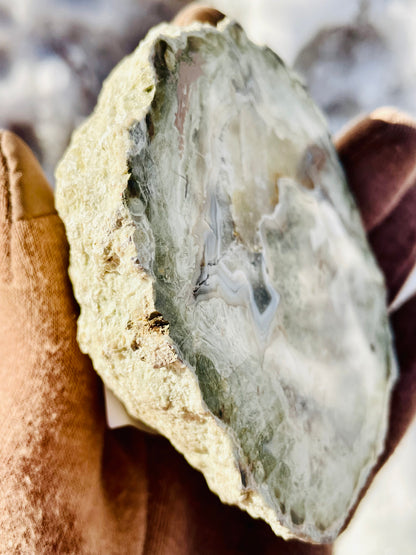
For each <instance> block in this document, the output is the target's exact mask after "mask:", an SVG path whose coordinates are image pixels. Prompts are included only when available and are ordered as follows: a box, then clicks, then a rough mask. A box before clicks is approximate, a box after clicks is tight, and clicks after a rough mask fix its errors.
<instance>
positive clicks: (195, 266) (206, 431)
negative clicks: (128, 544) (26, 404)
mask: <svg viewBox="0 0 416 555" xmlns="http://www.w3.org/2000/svg"><path fill="white" fill-rule="evenodd" d="M57 180H58V191H57V197H58V198H57V201H58V209H59V212H60V214H61V216H62V218H63V219H64V222H65V225H66V228H67V232H68V237H69V240H70V244H71V267H70V275H71V278H72V281H73V284H74V290H75V294H76V297H77V299H78V301H79V303H80V306H81V316H80V319H79V335H78V339H79V342H80V345H81V347H82V349H83V350H84V351H85V352H87V353H88V354H90V356H91V358H92V360H93V363H94V366H95V368H96V370H97V371H98V372H99V373H100V375H101V376H102V377H103V379H104V381H105V382H106V383H107V385H108V386H109V387H110V388H111V389H113V391H114V392H115V393H116V395H118V397H119V398H120V399H121V400H122V401H123V402H124V403H125V405H126V407H127V409H128V411H129V412H130V413H131V414H132V415H133V416H135V417H136V418H139V419H141V420H142V421H143V422H144V423H146V424H147V425H149V426H151V427H153V428H156V429H158V430H159V431H160V432H161V433H163V434H164V435H166V436H167V437H168V438H169V439H170V440H171V442H172V443H173V445H175V447H176V448H177V449H179V450H180V451H181V452H183V453H184V455H185V456H186V458H187V459H188V460H189V462H190V463H191V464H193V465H194V466H195V467H197V468H199V469H200V470H201V471H202V472H203V473H204V475H205V477H206V479H207V482H208V484H209V486H210V487H211V489H213V490H214V491H216V492H217V493H218V494H219V496H220V497H221V499H222V500H223V501H224V502H227V503H234V504H237V505H239V506H240V507H241V508H244V509H246V510H247V511H248V512H249V513H250V514H252V515H253V516H255V517H261V518H264V519H265V520H266V521H267V522H269V523H270V525H271V526H272V528H273V529H274V531H275V532H276V533H278V534H281V535H283V536H284V537H299V538H302V539H306V540H309V541H315V542H325V541H332V540H333V539H334V537H335V536H336V534H337V533H338V531H339V530H340V528H341V527H342V525H343V523H344V521H345V519H346V517H347V515H348V512H349V510H350V509H351V507H352V506H353V504H354V502H355V501H356V499H357V496H358V494H359V492H360V489H361V488H362V487H363V485H364V483H365V480H366V478H367V476H368V474H369V472H370V470H371V468H372V466H373V465H374V463H375V462H376V459H377V456H378V455H379V453H380V452H381V450H382V447H383V441H384V435H385V430H386V421H387V409H388V402H389V394H390V390H391V386H392V382H393V379H394V375H395V362H394V357H393V352H392V346H391V335H390V330H389V326H388V319H387V312H386V306H385V290H384V284H383V279H382V277H381V274H380V272H379V270H378V268H377V267H376V264H375V262H374V259H373V256H372V254H371V252H370V250H369V247H368V245H367V242H366V239H365V234H364V232H363V229H362V225H361V222H360V218H359V215H358V212H357V209H356V207H355V205H354V202H353V200H352V198H351V196H350V193H349V192H348V188H347V185H346V183H345V181H344V176H343V174H342V170H341V168H340V166H339V164H338V162H337V159H336V154H335V152H334V149H333V147H332V146H331V142H330V138H329V136H328V132H327V130H326V126H325V122H324V120H323V118H322V117H321V115H320V114H319V112H318V110H317V109H316V107H315V106H314V104H313V102H312V101H311V100H310V98H309V97H308V95H307V93H306V92H305V90H304V88H303V87H302V85H301V84H300V83H299V82H298V80H297V79H296V77H295V76H294V75H293V74H292V73H291V72H290V71H289V70H288V69H287V68H285V66H284V65H283V63H282V62H281V60H280V59H279V58H278V57H277V56H276V55H275V54H274V53H273V52H271V51H270V50H268V49H267V48H261V47H259V46H256V45H254V44H252V43H251V42H250V41H249V40H248V39H247V37H246V36H245V34H244V32H243V31H242V29H241V27H240V26H238V25H237V24H234V23H232V22H230V21H228V20H225V21H223V22H222V23H221V24H220V25H219V27H218V28H213V27H210V26H208V25H201V24H194V25H193V26H191V27H189V28H185V29H179V28H176V27H175V26H173V25H162V26H159V27H157V28H155V29H154V30H152V31H151V32H150V33H149V35H148V37H147V38H146V40H145V41H144V42H143V43H142V44H141V45H140V46H139V47H138V49H137V50H136V51H135V53H133V54H132V56H130V57H129V58H127V59H126V60H125V61H123V62H122V63H121V64H120V65H119V67H118V68H116V70H115V71H114V72H113V74H112V75H111V76H110V78H109V79H108V81H107V82H106V84H105V87H104V90H103V92H102V94H101V97H100V100H99V103H98V106H97V108H96V110H95V113H94V114H93V115H92V116H91V118H90V119H89V120H88V121H87V122H86V123H85V124H84V126H83V127H82V128H81V129H80V130H79V131H78V132H77V133H76V134H75V136H74V138H73V141H72V144H71V146H70V148H69V149H68V152H67V154H66V155H65V157H64V159H63V161H62V162H61V164H60V167H59V169H58V173H57Z"/></svg>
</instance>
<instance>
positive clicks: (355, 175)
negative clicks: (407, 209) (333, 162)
mask: <svg viewBox="0 0 416 555" xmlns="http://www.w3.org/2000/svg"><path fill="white" fill-rule="evenodd" d="M335 146H336V148H337V151H338V155H339V157H340V160H341V163H342V165H343V167H344V170H345V173H346V176H347V180H348V183H349V186H350V188H351V190H352V192H353V194H354V196H355V198H356V201H357V204H358V206H359V209H360V212H361V215H362V218H363V222H364V225H365V228H366V229H367V231H371V230H372V229H373V228H375V227H376V226H377V225H378V224H380V222H382V221H383V220H384V219H385V218H386V217H387V216H388V215H389V214H390V213H391V212H392V211H393V210H394V209H395V207H396V206H397V205H398V203H399V202H400V200H401V199H402V197H403V196H404V195H405V194H406V193H407V191H408V190H409V189H410V188H411V187H412V186H414V185H415V183H416V121H415V120H414V119H413V118H411V117H410V116H409V115H407V114H405V113H404V112H400V111H399V110H396V109H394V108H389V107H385V108H379V109H377V110H375V111H374V112H372V113H370V114H369V115H367V116H365V117H363V118H361V119H360V120H358V121H356V122H354V123H353V124H352V125H351V126H350V127H349V128H348V129H347V130H345V131H344V132H343V133H342V134H341V136H339V137H338V138H337V139H336V140H335Z"/></svg>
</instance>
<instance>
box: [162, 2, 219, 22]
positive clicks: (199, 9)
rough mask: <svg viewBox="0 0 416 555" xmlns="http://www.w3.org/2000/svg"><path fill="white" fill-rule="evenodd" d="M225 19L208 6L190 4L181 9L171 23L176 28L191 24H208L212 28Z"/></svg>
mask: <svg viewBox="0 0 416 555" xmlns="http://www.w3.org/2000/svg"><path fill="white" fill-rule="evenodd" d="M224 18H225V15H224V14H223V13H222V12H220V11H218V10H216V9H215V8H211V7H209V6H202V5H199V4H190V5H189V6H186V7H185V8H183V9H182V10H181V11H180V12H179V13H178V14H177V15H176V17H175V18H174V19H173V21H172V23H173V24H174V25H178V27H186V26H188V25H191V24H192V23H195V22H199V23H209V24H210V25H213V26H214V27H216V26H217V24H218V23H219V22H220V21H221V20H223V19H224Z"/></svg>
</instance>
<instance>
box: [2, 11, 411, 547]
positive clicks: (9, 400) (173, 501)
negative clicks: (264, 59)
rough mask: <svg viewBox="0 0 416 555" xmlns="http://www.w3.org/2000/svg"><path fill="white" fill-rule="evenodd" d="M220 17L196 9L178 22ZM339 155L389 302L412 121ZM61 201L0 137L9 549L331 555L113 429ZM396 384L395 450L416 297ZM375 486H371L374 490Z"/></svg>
mask: <svg viewBox="0 0 416 555" xmlns="http://www.w3.org/2000/svg"><path fill="white" fill-rule="evenodd" d="M195 18H196V19H199V20H201V19H203V20H204V21H209V22H211V23H213V24H216V22H217V21H218V20H219V19H220V18H221V14H219V13H218V12H216V11H215V10H214V11H211V12H207V11H206V10H205V11H202V12H201V9H200V8H195V7H191V8H189V10H188V11H186V12H184V13H182V14H180V16H179V18H178V22H179V23H181V22H182V23H183V24H187V23H189V22H190V21H191V20H193V19H195ZM336 146H337V148H338V152H339V155H340V158H341V161H342V162H343V164H344V168H345V171H346V173H347V177H348V179H349V183H350V187H351V188H352V190H353V192H354V194H355V196H356V199H357V202H358V205H359V207H360V209H361V214H362V217H363V221H364V225H365V226H366V229H367V232H368V237H369V240H370V243H371V245H372V247H373V249H374V252H375V254H376V256H377V259H378V261H379V264H380V266H381V268H382V269H383V271H384V273H385V277H386V282H387V285H388V288H389V299H390V302H393V301H394V299H395V297H396V296H397V294H398V292H399V290H400V289H401V287H402V285H403V283H404V282H405V281H406V278H407V276H408V275H409V273H410V271H411V269H412V267H413V266H414V264H415V261H416V218H415V217H414V214H416V122H414V121H413V120H411V119H410V118H408V117H406V116H403V115H402V114H399V113H398V112H396V111H394V110H384V111H383V110H380V111H376V112H374V113H373V114H370V115H369V116H367V117H365V118H364V119H362V120H361V121H360V122H358V123H356V124H355V125H354V126H353V127H352V128H351V129H350V130H349V131H348V132H346V133H345V134H343V136H341V137H340V138H339V139H338V140H337V142H336ZM67 266H68V244H67V241H66V237H65V230H64V227H63V224H62V222H61V221H60V219H59V217H58V216H57V214H56V212H55V209H54V202H53V193H52V190H51V188H50V187H49V185H48V183H47V182H46V179H45V177H44V176H43V173H42V170H41V168H40V166H39V164H38V163H37V162H36V160H35V158H34V156H33V154H32V153H31V152H30V150H29V149H28V148H27V146H26V145H25V144H24V143H23V142H22V141H20V140H19V139H18V138H17V137H16V136H15V135H13V134H12V133H10V132H7V131H3V132H2V133H1V135H0V427H1V439H2V441H1V443H0V483H1V493H0V529H1V534H0V552H1V553H7V554H10V553H23V554H35V553H36V554H37V553H59V554H61V553H64V554H66V553H74V554H75V553H76V554H77V555H79V554H94V555H95V554H103V555H107V554H120V555H121V554H122V555H126V554H135V555H136V554H142V553H143V554H146V555H148V554H149V555H150V554H152V555H153V554H158V555H175V554H178V555H187V554H189V555H195V554H199V555H204V554H206V555H208V554H209V555H211V554H213V553H215V554H216V555H220V554H227V555H229V554H243V553H253V554H254V553H262V554H267V553H270V554H307V553H310V554H321V553H331V546H311V545H306V544H302V543H300V542H296V541H290V542H285V541H283V540H282V539H280V538H277V537H276V536H275V535H274V534H273V532H272V531H271V529H270V528H269V527H268V526H267V525H266V524H265V523H264V522H261V521H255V520H254V519H252V518H251V517H249V516H248V515H247V514H245V513H244V512H242V511H240V510H239V509H237V508H235V507H229V506H225V505H222V504H221V502H220V501H219V499H218V498H217V497H216V496H215V495H214V494H212V493H211V492H210V491H209V490H208V488H207V486H206V483H205V481H204V478H203V477H202V475H200V474H199V473H198V472H196V471H195V470H194V469H192V468H191V467H190V466H189V465H188V464H187V463H186V462H185V460H184V459H183V457H182V456H181V455H179V454H178V453H177V452H176V451H175V450H174V449H173V448H172V446H171V445H170V444H169V443H168V441H167V440H166V439H164V438H162V437H158V436H151V435H147V434H146V433H144V432H141V431H139V430H136V429H133V428H130V427H127V428H123V429H118V430H109V429H108V428H107V427H106V423H105V414H104V402H103V390H102V384H101V382H100V379H99V378H98V376H97V375H96V374H95V372H94V371H93V369H92V366H91V362H90V360H89V359H88V357H86V356H85V355H83V354H82V353H81V352H80V350H79V347H78V344H77V342H76V320H77V316H78V307H77V305H76V302H75V300H74V297H73V294H72V289H71V284H70V282H69V279H68V276H67ZM391 322H392V326H393V329H394V333H395V340H396V350H397V355H398V359H399V364H400V378H399V380H398V382H397V384H396V387H395V390H394V394H393V400H392V409H391V417H390V429H389V435H388V438H387V443H386V450H385V452H384V455H383V457H382V458H381V460H380V463H379V465H378V468H377V469H376V471H377V470H378V469H379V468H380V466H381V465H382V464H383V463H384V462H385V461H386V459H387V458H388V457H389V456H390V455H391V453H392V452H393V451H394V448H395V447H396V445H397V443H398V442H399V441H400V439H401V437H402V436H403V434H404V432H405V430H406V428H407V427H408V425H409V424H410V422H411V420H412V418H413V416H414V414H415V411H416V394H415V392H416V342H415V341H414V338H415V337H416V295H413V296H412V297H411V298H410V299H409V300H407V302H405V303H404V304H403V305H402V306H401V307H400V308H399V309H397V310H396V311H394V312H392V314H391ZM369 483H370V482H369Z"/></svg>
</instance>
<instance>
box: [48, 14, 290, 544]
mask: <svg viewBox="0 0 416 555" xmlns="http://www.w3.org/2000/svg"><path fill="white" fill-rule="evenodd" d="M222 25H227V21H226V20H225V21H224V22H223V23H222ZM203 27H204V26H203V25H199V24H193V25H192V27H190V28H192V30H193V31H195V30H198V28H203ZM182 32H183V30H182ZM178 33H179V29H176V28H175V27H173V26H172V25H163V24H162V25H160V26H158V27H156V28H155V29H153V30H152V31H151V33H149V35H148V37H147V38H146V40H145V41H144V42H142V43H141V44H140V46H139V47H138V48H137V50H136V51H135V52H134V53H133V54H132V55H130V56H129V57H128V58H126V59H125V60H123V62H122V63H121V64H120V65H119V66H118V67H117V68H116V69H115V70H114V72H113V73H112V75H111V79H109V80H108V81H107V82H106V83H105V84H104V87H103V90H102V93H101V95H100V98H99V101H98V104H97V107H96V109H95V112H94V113H93V114H92V116H91V117H90V118H89V119H88V120H87V121H86V122H85V123H84V125H83V126H82V127H81V128H80V129H79V130H78V131H76V132H75V133H74V135H73V138H72V142H71V145H70V147H69V149H68V151H67V152H66V154H65V157H64V159H63V160H62V162H61V163H60V164H59V166H58V169H57V173H56V178H57V194H56V202H57V208H58V211H59V213H60V215H61V217H62V219H63V220H64V222H65V224H66V230H67V234H68V238H69V242H70V245H71V255H70V268H69V274H70V277H71V280H72V283H73V285H74V292H75V296H76V298H77V300H78V302H79V304H80V305H81V307H82V310H81V315H80V317H79V320H78V341H79V344H80V347H81V349H82V351H83V352H85V353H87V354H89V355H90V356H91V358H92V360H93V361H94V367H95V369H96V371H97V372H98V373H99V374H100V376H101V377H102V378H103V380H104V382H105V383H106V384H107V386H108V387H109V388H110V389H111V390H113V391H114V393H115V394H116V395H117V396H118V397H119V398H121V399H123V400H124V403H125V405H126V408H127V410H128V412H129V413H130V414H131V415H132V416H134V417H135V418H138V419H140V420H142V421H143V422H144V423H145V424H146V425H148V426H150V427H152V428H155V429H157V430H158V431H160V433H161V434H163V435H164V436H166V437H167V438H169V440H170V441H171V442H172V444H173V445H174V447H175V448H176V449H177V450H178V451H180V452H182V453H184V454H185V457H186V459H187V460H188V462H189V463H190V464H191V465H192V466H194V467H195V468H197V469H198V470H200V471H202V472H203V473H204V476H205V478H206V480H207V483H208V486H209V487H210V489H211V490H212V491H214V492H215V493H217V494H218V495H219V497H220V499H221V501H223V502H224V503H229V504H235V505H238V506H239V507H240V508H241V509H244V510H246V511H247V512H248V513H249V514H250V515H251V516H253V517H255V518H262V519H264V520H265V521H266V522H268V523H269V524H270V526H271V527H272V529H273V531H274V532H275V533H276V534H277V535H279V536H282V537H283V538H285V539H288V538H290V537H294V536H293V534H292V533H291V532H290V531H289V530H288V529H287V528H285V527H283V526H282V525H281V524H280V523H279V522H278V520H277V519H276V516H275V514H274V511H273V510H272V509H271V508H270V507H269V506H267V505H266V504H265V502H264V500H263V499H262V498H261V497H260V495H258V494H257V493H256V492H254V491H250V490H247V489H246V488H244V487H243V485H242V482H241V475H240V472H239V469H238V467H237V465H236V463H235V457H234V454H233V451H234V446H233V444H232V441H231V439H230V438H229V436H228V435H227V434H226V433H225V431H224V430H223V428H222V427H221V425H220V424H219V423H218V421H217V420H216V419H215V418H214V416H213V415H212V414H211V413H210V412H209V411H208V410H207V409H206V407H205V405H204V403H203V401H202V398H201V394H200V390H199V387H198V384H197V380H196V377H195V375H194V373H193V372H192V371H191V370H190V369H189V368H187V367H186V366H184V365H183V364H182V363H181V362H180V361H179V360H178V359H177V356H176V354H175V351H174V350H173V349H172V347H171V343H170V340H169V336H168V335H165V334H164V333H162V332H161V331H160V330H159V328H156V329H152V328H151V327H150V326H149V321H148V318H147V316H148V315H149V314H151V313H152V311H154V301H153V292H152V282H151V280H150V279H149V278H148V276H147V274H146V273H145V272H144V271H143V269H142V268H141V267H140V265H138V264H136V263H135V258H136V251H135V247H134V243H133V232H134V224H133V222H132V219H131V217H130V215H129V213H128V211H127V209H126V207H125V206H124V205H123V202H122V194H123V191H124V190H125V189H126V187H127V182H128V179H129V172H128V168H127V163H126V161H127V152H128V149H129V136H128V129H129V127H130V126H131V124H132V123H133V122H134V121H140V120H141V119H142V118H143V117H144V115H145V114H146V111H147V108H148V106H149V104H150V103H151V101H152V99H153V94H154V84H155V76H154V74H153V72H152V69H151V65H150V64H149V63H148V62H147V60H148V57H149V54H150V49H151V46H152V44H153V41H154V39H155V37H156V36H158V35H160V34H164V35H168V36H175V35H176V34H178ZM109 122H112V123H111V124H109ZM115 222H116V224H115ZM102 228H104V229H111V231H110V232H109V233H108V235H107V237H106V240H105V241H103V242H97V240H96V238H97V237H100V236H102V232H101V229H102ZM103 314H104V315H105V317H103ZM122 321H125V324H126V326H125V328H124V329H123V328H121V327H120V322H122ZM139 336H140V341H139V343H140V345H138V344H137V343H138V341H137V342H136V339H137V338H138V337H139ZM132 345H133V346H134V348H132ZM110 352H111V356H110V354H109V353H110Z"/></svg>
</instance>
